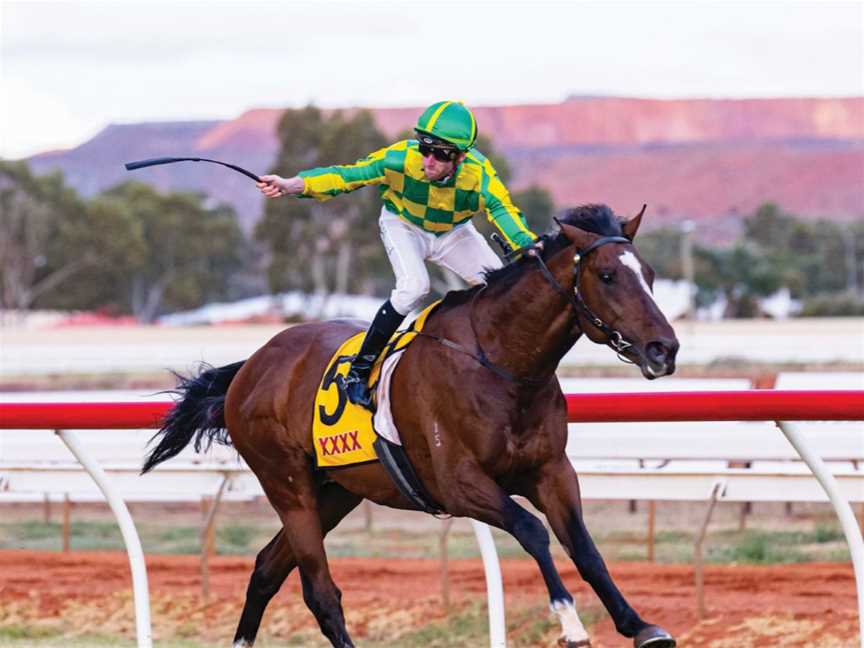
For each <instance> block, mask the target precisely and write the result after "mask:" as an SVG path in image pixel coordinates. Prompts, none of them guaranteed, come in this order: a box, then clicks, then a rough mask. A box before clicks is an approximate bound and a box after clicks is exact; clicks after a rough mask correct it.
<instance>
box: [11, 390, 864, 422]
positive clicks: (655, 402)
mask: <svg viewBox="0 0 864 648" xmlns="http://www.w3.org/2000/svg"><path fill="white" fill-rule="evenodd" d="M566 396H567V414H568V419H569V420H570V421H571V422H577V421H578V422H589V421H591V422H623V421H860V420H864V390H846V391H781V390H753V391H724V392H656V393H650V392H649V393H620V394H567V395H566ZM170 407H171V403H167V402H147V403H0V429H21V430H37V429H48V430H54V429H68V430H96V429H127V428H128V429H139V428H157V427H159V423H160V421H161V420H162V418H163V417H164V416H165V414H166V413H167V412H168V410H169V409H170Z"/></svg>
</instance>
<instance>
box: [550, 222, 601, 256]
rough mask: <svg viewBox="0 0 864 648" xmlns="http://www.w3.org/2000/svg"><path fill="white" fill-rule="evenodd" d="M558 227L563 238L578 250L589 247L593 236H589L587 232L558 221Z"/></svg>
mask: <svg viewBox="0 0 864 648" xmlns="http://www.w3.org/2000/svg"><path fill="white" fill-rule="evenodd" d="M558 226H559V227H560V228H561V231H562V232H563V233H564V236H566V237H567V240H569V241H570V242H571V243H575V244H576V247H577V248H579V249H580V250H581V249H584V248H586V247H588V246H589V245H591V240H592V237H593V234H590V233H589V232H586V231H585V230H583V229H579V228H578V227H575V226H573V225H568V224H567V223H562V222H561V221H558Z"/></svg>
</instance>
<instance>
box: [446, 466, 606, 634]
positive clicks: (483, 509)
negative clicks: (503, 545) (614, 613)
mask: <svg viewBox="0 0 864 648" xmlns="http://www.w3.org/2000/svg"><path fill="white" fill-rule="evenodd" d="M454 492H456V493H458V495H456V496H454V498H453V500H452V501H451V502H449V503H448V505H447V510H448V511H450V512H451V513H453V514H454V515H460V516H463V515H464V516H466V517H470V518H473V519H475V520H480V521H481V522H485V523H486V524H489V525H491V526H494V527H497V528H499V529H503V530H504V531H507V532H508V533H510V534H511V535H512V536H513V537H514V538H516V540H517V541H518V542H519V544H520V545H522V548H523V549H525V551H526V552H528V554H529V555H530V556H531V557H532V558H534V560H535V561H536V562H537V565H538V567H540V572H541V573H542V575H543V580H544V581H545V582H546V588H547V589H548V591H549V599H550V607H551V609H552V611H553V612H555V613H556V614H557V615H558V619H559V621H560V622H561V630H562V633H561V638H560V640H559V645H560V646H565V647H566V648H577V647H583V646H590V645H591V642H590V641H589V640H588V633H587V632H586V631H585V628H584V626H583V625H582V622H581V621H580V619H579V615H578V614H577V612H576V605H575V603H574V601H573V597H572V596H571V595H570V593H569V592H568V591H567V588H565V587H564V583H563V582H562V581H561V576H560V575H559V574H558V570H557V569H556V568H555V563H554V561H553V560H552V554H551V553H550V552H549V534H548V533H547V531H546V527H544V526H543V523H542V522H541V521H540V520H538V519H537V518H536V517H534V516H533V515H531V514H530V513H529V512H528V511H526V510H525V509H524V508H522V507H521V506H519V505H518V504H517V503H516V502H514V501H513V499H512V498H511V497H510V496H509V495H508V494H507V493H506V492H504V490H502V489H501V487H500V486H498V484H496V483H495V482H494V481H492V480H491V479H490V478H489V477H487V476H486V475H485V474H484V473H483V472H482V471H480V470H479V469H478V470H473V469H469V470H463V471H461V474H460V475H459V476H458V488H457V489H454Z"/></svg>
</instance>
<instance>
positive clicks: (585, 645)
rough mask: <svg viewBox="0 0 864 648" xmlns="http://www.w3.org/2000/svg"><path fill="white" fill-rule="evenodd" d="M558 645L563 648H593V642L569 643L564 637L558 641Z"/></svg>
mask: <svg viewBox="0 0 864 648" xmlns="http://www.w3.org/2000/svg"><path fill="white" fill-rule="evenodd" d="M558 645H559V646H560V647H561V648H591V641H589V640H588V639H580V640H579V641H569V640H567V639H565V638H564V637H561V638H560V639H559V640H558Z"/></svg>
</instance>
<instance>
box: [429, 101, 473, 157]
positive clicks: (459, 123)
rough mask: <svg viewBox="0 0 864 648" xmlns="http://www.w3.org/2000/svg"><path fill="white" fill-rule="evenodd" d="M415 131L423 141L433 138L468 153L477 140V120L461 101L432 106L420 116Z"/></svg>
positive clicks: (443, 102) (442, 102)
mask: <svg viewBox="0 0 864 648" xmlns="http://www.w3.org/2000/svg"><path fill="white" fill-rule="evenodd" d="M414 130H415V131H417V135H418V136H419V137H420V138H421V139H423V140H425V139H427V138H428V137H429V136H431V137H432V138H434V139H435V140H440V141H441V142H442V144H445V145H446V144H450V145H451V146H455V147H456V148H457V149H459V150H460V151H467V150H468V149H470V148H471V147H472V146H474V142H475V141H476V140H477V120H476V119H474V115H473V114H471V111H470V110H468V108H466V107H465V104H463V103H462V102H461V101H439V102H437V103H434V104H432V105H431V106H429V107H428V108H427V109H426V110H424V111H423V114H422V115H420V119H418V120H417V126H416V127H415V129H414ZM424 136H425V137H424Z"/></svg>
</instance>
